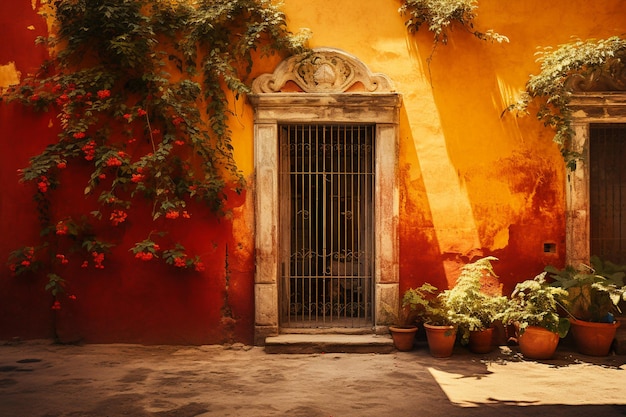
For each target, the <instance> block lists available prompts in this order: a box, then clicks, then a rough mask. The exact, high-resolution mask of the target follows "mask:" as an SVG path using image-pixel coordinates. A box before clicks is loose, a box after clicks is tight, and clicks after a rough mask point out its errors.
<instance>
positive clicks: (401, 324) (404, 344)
mask: <svg viewBox="0 0 626 417" xmlns="http://www.w3.org/2000/svg"><path fill="white" fill-rule="evenodd" d="M384 308H385V310H386V311H387V313H389V314H390V315H391V316H392V317H393V320H394V322H395V323H396V324H393V325H390V326H389V333H391V338H392V339H393V344H394V346H395V347H396V349H398V350H399V351H403V352H406V351H409V350H411V349H413V345H414V342H415V334H416V333H417V329H418V327H417V324H416V321H415V314H412V313H411V312H410V311H409V309H408V308H407V307H406V306H402V307H400V309H399V311H398V312H397V313H396V312H391V311H389V310H390V309H389V308H388V306H385V307H384Z"/></svg>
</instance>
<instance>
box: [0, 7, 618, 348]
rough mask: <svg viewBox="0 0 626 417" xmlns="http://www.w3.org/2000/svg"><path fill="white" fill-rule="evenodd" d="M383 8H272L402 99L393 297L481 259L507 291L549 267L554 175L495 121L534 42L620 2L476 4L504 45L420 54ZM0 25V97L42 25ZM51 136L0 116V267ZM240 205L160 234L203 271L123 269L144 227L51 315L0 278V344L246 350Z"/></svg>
mask: <svg viewBox="0 0 626 417" xmlns="http://www.w3.org/2000/svg"><path fill="white" fill-rule="evenodd" d="M399 5H400V3H399V1H397V0H385V1H380V0H361V1H359V2H354V1H351V0H333V1H328V0H309V1H307V2H306V3H303V2H302V1H301V0H285V6H284V10H285V12H286V14H287V16H288V22H289V25H290V27H291V28H292V30H294V31H295V30H297V29H298V28H300V27H307V28H310V29H311V31H312V32H313V37H312V38H311V42H310V46H311V47H321V46H327V47H333V48H340V49H343V50H345V51H346V52H348V53H350V54H352V55H355V56H356V57H358V58H359V59H360V60H361V61H363V62H364V63H366V64H367V65H368V66H369V68H370V69H371V70H372V71H374V72H383V73H385V74H387V75H388V76H389V77H390V78H391V79H392V80H393V81H394V83H395V87H396V90H397V91H398V92H400V93H401V94H402V96H403V108H402V113H401V125H400V164H399V166H400V168H399V172H398V176H399V178H400V184H401V185H400V186H401V197H400V200H401V212H400V230H399V235H400V256H401V263H400V279H401V289H403V288H406V287H408V286H413V285H418V284H420V283H422V282H425V281H429V282H431V283H433V284H435V285H437V286H440V287H445V286H447V285H448V284H449V283H450V282H453V280H454V278H455V276H456V272H457V271H458V268H459V267H460V265H462V264H463V262H466V261H468V260H469V259H471V258H472V257H474V256H478V255H488V254H493V255H496V256H497V257H499V258H500V261H499V262H498V263H497V265H496V271H497V272H498V273H499V274H500V276H501V277H502V280H503V283H504V290H505V292H508V291H510V290H511V289H512V287H513V286H514V284H515V282H517V281H519V280H523V279H526V278H530V277H532V276H534V275H535V274H536V273H538V272H540V271H541V270H542V269H543V267H544V265H546V264H557V265H559V264H562V262H563V259H564V240H565V239H564V233H565V226H564V214H563V213H564V201H563V200H564V188H563V183H564V167H563V163H562V160H561V158H560V155H559V153H558V151H557V149H556V147H555V146H554V145H553V144H552V143H551V139H550V138H551V132H550V131H549V130H547V129H545V128H544V127H543V126H542V125H541V124H540V123H538V122H537V121H536V120H534V118H533V117H527V118H522V119H516V118H514V117H512V116H511V115H505V116H504V117H501V113H502V110H503V109H504V108H505V107H506V105H507V104H508V103H510V102H511V101H512V100H513V99H514V98H515V94H516V92H517V91H519V90H520V89H521V88H522V87H523V85H524V83H525V82H526V80H527V78H528V75H529V74H531V73H536V72H537V71H538V64H537V63H535V61H534V60H535V56H534V53H535V51H536V47H537V46H546V45H552V46H556V45H558V44H560V43H564V42H567V41H569V40H570V37H571V36H572V35H576V36H579V37H580V38H583V39H585V38H589V37H595V38H600V37H606V36H610V35H622V34H623V33H624V32H625V31H626V13H624V5H623V1H621V0H605V1H603V2H601V3H599V2H588V1H587V0H574V1H554V2H546V1H543V0H541V1H540V0H525V1H523V2H501V1H499V0H481V1H480V2H479V6H480V8H479V10H478V15H479V16H478V19H477V21H476V27H477V28H478V29H482V30H486V29H494V30H496V31H497V32H499V33H502V34H504V35H506V36H508V37H509V38H510V41H511V42H510V43H508V44H490V43H486V42H482V41H480V40H478V39H476V38H474V37H473V36H472V35H471V34H469V33H467V32H466V31H465V30H463V29H462V28H455V30H454V31H453V33H452V34H451V36H450V39H449V44H448V45H440V46H439V47H438V48H437V49H436V50H435V51H434V53H433V49H432V46H433V44H432V36H431V34H430V33H428V32H427V31H426V30H425V29H423V30H421V31H420V32H418V33H417V34H414V35H412V34H408V33H407V31H406V30H405V27H404V18H403V17H402V16H400V15H399V14H398V12H397V9H398V7H399ZM0 28H1V29H0V30H1V31H2V32H1V33H2V38H3V39H5V40H8V41H5V42H2V43H1V44H0V86H6V85H8V84H11V83H14V82H15V81H16V80H18V79H19V78H20V77H21V76H22V74H25V73H28V72H31V71H33V70H35V69H36V68H37V66H38V64H39V63H40V62H41V61H42V60H43V59H44V58H45V51H44V50H42V49H39V48H36V47H34V46H33V43H34V39H35V37H36V36H37V35H44V34H45V31H46V28H45V22H44V21H43V20H42V19H41V18H40V17H39V16H37V14H36V12H35V10H34V7H33V5H32V4H31V3H30V2H28V1H10V2H7V1H4V2H0ZM431 53H432V59H431V60H430V64H429V58H430V57H431ZM278 62H279V58H278V57H273V58H271V59H265V60H264V61H263V62H257V64H256V65H255V68H254V74H253V75H258V74H260V73H263V72H271V71H272V70H273V69H274V67H275V66H276V65H277V63H278ZM230 100H231V106H232V109H233V111H234V116H233V117H232V118H231V121H232V123H231V128H232V131H233V134H234V143H233V144H234V147H235V156H236V159H237V162H238V164H239V167H240V169H241V170H242V171H243V173H244V175H245V177H246V178H247V179H248V182H249V184H253V180H254V178H253V162H252V161H253V139H252V138H253V133H252V126H253V122H252V120H253V119H252V111H251V108H250V106H249V103H248V102H247V101H246V100H245V98H241V97H240V98H239V99H235V97H232V95H231V96H230ZM55 134H56V130H55V124H54V120H53V119H51V118H50V117H49V116H45V115H37V114H32V113H30V112H28V111H25V110H23V109H21V108H19V107H17V106H5V105H0V158H2V163H1V164H0V179H1V180H2V183H3V189H2V193H0V262H1V263H4V261H2V260H5V259H6V258H7V256H8V253H9V252H10V251H11V250H13V249H15V247H16V246H22V245H24V244H27V243H29V242H32V241H33V240H34V239H37V235H38V230H37V215H36V211H35V210H34V205H33V204H32V201H31V196H32V191H33V190H32V189H31V187H30V186H27V185H22V184H18V183H17V175H16V170H17V169H18V168H21V167H23V166H25V165H26V164H27V161H28V157H29V156H30V155H33V154H34V153H36V152H39V151H40V150H41V149H43V147H44V146H45V144H46V143H48V142H49V141H50V138H53V137H54V135H55ZM16 138H19V140H17V139H16ZM77 182H80V181H78V179H77ZM81 184H82V183H81ZM78 190H79V191H78V193H77V194H72V191H71V190H65V191H59V192H60V193H61V194H60V195H62V196H63V197H65V198H67V201H68V204H76V205H88V204H89V202H85V201H84V199H83V197H82V186H79V187H78ZM64 193H65V194H64ZM253 197H254V189H253V188H250V189H249V190H248V191H247V192H246V193H244V194H243V195H242V196H232V198H231V199H230V200H229V201H230V204H231V208H232V210H233V212H232V216H230V217H229V218H227V219H224V220H222V221H221V222H217V221H216V220H215V219H214V218H213V217H211V216H210V215H209V214H207V215H198V216H197V217H194V218H193V220H192V222H190V223H187V224H181V225H180V227H177V228H176V230H175V232H174V233H175V236H173V238H175V237H188V238H190V241H191V244H190V245H189V249H190V251H193V252H195V253H200V254H202V257H203V260H204V262H205V264H206V265H207V270H206V271H205V272H204V273H203V274H190V275H189V276H186V275H185V274H182V275H181V274H180V271H174V272H173V271H172V270H171V269H167V268H163V267H159V266H156V265H147V264H145V263H138V262H137V261H136V260H135V259H133V258H132V256H130V255H129V254H128V253H127V248H128V246H129V245H132V243H133V242H135V241H137V240H141V239H143V238H144V237H145V233H143V232H144V231H145V230H149V227H150V225H149V223H146V224H135V225H133V226H139V227H138V228H137V231H136V232H128V233H120V234H119V235H116V236H113V237H114V238H115V239H117V240H118V243H119V248H118V249H116V250H115V251H114V253H113V254H112V256H111V260H110V262H108V263H107V268H106V269H104V270H102V271H95V272H94V271H91V272H90V273H89V274H86V273H85V272H84V271H83V270H81V269H80V268H78V267H75V268H74V270H73V272H72V274H71V277H72V280H73V282H75V283H76V284H77V285H76V286H75V287H74V292H75V293H76V295H77V296H78V300H77V302H76V304H74V305H73V306H71V307H68V308H67V309H63V310H62V311H61V312H60V313H59V315H58V317H56V318H55V315H54V313H53V312H52V311H51V310H50V305H51V302H52V298H51V296H50V295H49V294H48V293H46V292H45V291H44V290H43V285H44V282H45V280H44V278H42V277H33V278H27V279H20V280H16V279H15V278H14V277H10V276H9V273H8V270H7V269H5V268H0V294H1V295H0V306H1V307H0V313H1V314H0V339H3V338H9V337H13V336H19V337H24V338H33V337H51V336H52V335H53V329H54V328H55V327H56V329H57V331H58V332H59V334H60V335H61V336H64V337H65V338H66V340H71V339H73V338H78V337H80V338H82V339H83V340H85V341H87V342H112V341H123V342H141V343H221V342H223V341H226V340H239V341H243V342H247V343H249V342H251V340H252V330H253V312H254V309H253V281H254V261H253V259H254V230H252V225H253V223H254V222H253V214H254V213H253V204H252V199H253ZM544 243H555V244H556V248H557V252H556V253H554V254H546V253H544V252H543V244H544ZM55 320H56V323H55Z"/></svg>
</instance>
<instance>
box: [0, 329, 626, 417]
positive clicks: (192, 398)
mask: <svg viewBox="0 0 626 417" xmlns="http://www.w3.org/2000/svg"><path fill="white" fill-rule="evenodd" d="M625 362H626V356H609V357H606V358H592V357H586V356H582V355H578V354H575V353H574V352H573V351H571V350H567V349H561V348H559V351H558V352H557V355H556V357H555V359H553V360H550V361H543V362H536V361H528V360H524V359H523V358H522V357H521V356H520V355H519V354H518V353H517V352H516V348H508V347H501V348H500V349H498V350H496V351H494V352H493V353H490V354H487V355H475V354H471V353H469V352H468V351H467V350H466V349H464V348H462V347H459V348H457V350H456V351H455V353H454V355H453V356H452V357H451V358H449V359H434V358H432V357H431V356H430V355H429V354H428V351H427V348H426V347H425V346H418V348H417V349H415V350H413V351H411V352H397V353H391V354H337V353H332V354H331V353H328V354H297V355H293V354H292V355H289V354H267V353H265V352H264V350H263V348H261V347H250V346H243V345H233V346H196V347H189V346H140V345H123V344H111V345H82V346H74V345H57V344H53V343H52V342H50V341H28V342H12V343H5V344H3V345H1V346H0V416H2V417H70V416H71V417H105V416H106V417H117V416H133V417H144V416H163V417H191V416H195V417H199V416H220V417H226V416H242V417H247V416H250V417H252V416H254V417H258V416H301V417H351V416H354V417H365V416H391V417H404V416H448V417H450V416H496V415H497V416H503V415H507V416H531V415H533V416H535V415H544V414H546V415H547V414H548V413H550V414H551V415H552V416H619V415H621V416H623V415H626V384H624V381H626V379H625V375H626V374H625V371H624V363H625Z"/></svg>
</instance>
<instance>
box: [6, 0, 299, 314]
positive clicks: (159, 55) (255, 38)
mask: <svg viewBox="0 0 626 417" xmlns="http://www.w3.org/2000/svg"><path fill="white" fill-rule="evenodd" d="M43 14H44V17H46V18H48V19H50V20H52V22H53V30H52V34H51V36H49V37H45V38H44V37H42V38H39V39H38V43H39V44H41V45H43V46H45V47H47V48H48V49H49V50H50V51H51V57H50V59H49V60H48V61H46V62H45V63H44V64H43V65H42V66H41V68H40V70H39V71H38V72H37V73H36V74H34V75H33V76H28V77H26V78H24V79H23V80H22V81H21V82H20V84H19V85H16V86H11V87H9V88H8V89H7V90H6V91H4V92H3V95H2V100H3V101H5V102H19V103H21V104H23V105H25V106H29V107H33V108H35V109H38V110H41V111H46V112H50V113H53V114H56V116H57V118H58V120H59V126H60V133H59V135H58V137H57V138H56V140H55V141H53V142H52V143H50V144H49V145H48V146H47V147H46V148H45V150H43V152H41V153H40V154H38V155H34V156H33V157H32V158H31V159H30V162H29V165H28V166H27V167H25V168H23V169H22V170H21V181H24V182H29V183H34V184H35V200H36V201H37V207H38V210H39V217H40V222H41V230H42V231H41V235H42V236H43V243H42V244H41V245H27V246H25V247H23V248H21V249H17V250H16V251H14V252H13V253H12V254H11V255H10V258H9V268H10V269H11V271H12V272H13V273H14V274H16V275H20V274H23V273H26V272H33V271H35V270H40V269H44V270H45V271H46V272H48V278H49V282H48V284H47V286H46V288H47V289H48V290H50V291H51V292H52V294H53V295H54V296H55V298H56V297H57V296H58V295H59V294H62V293H63V292H64V288H65V286H66V280H65V279H64V278H62V276H61V275H62V274H61V272H60V271H61V270H62V269H61V268H62V266H63V265H64V264H66V263H67V262H69V258H70V252H72V253H74V252H80V253H82V258H83V264H82V265H83V266H85V267H88V266H90V265H93V266H95V267H96V268H102V267H103V261H104V257H105V253H108V252H109V251H110V249H111V247H112V246H113V244H112V243H110V242H106V241H104V240H101V239H100V238H99V237H98V236H99V233H98V231H100V230H102V229H103V228H104V229H106V228H107V227H114V228H116V227H117V228H119V227H122V226H125V225H127V224H128V223H129V222H128V220H129V219H130V218H131V217H132V216H133V215H135V214H136V212H133V210H132V207H133V206H134V205H135V204H136V203H137V202H138V201H139V200H144V199H146V200H147V201H149V202H151V206H152V219H153V220H156V219H158V218H162V219H165V221H166V223H167V222H169V221H181V220H184V219H186V218H189V217H191V215H192V214H191V212H190V211H189V207H188V204H189V202H190V201H191V200H197V201H200V202H202V203H204V204H205V205H207V206H208V207H210V209H211V210H213V211H214V212H215V213H216V214H217V215H220V214H224V212H225V206H224V203H225V200H226V198H227V194H228V193H229V192H240V191H241V190H242V189H243V188H244V187H245V181H244V179H243V176H242V174H241V172H240V171H239V170H238V168H237V166H236V163H235V160H234V157H233V145H232V142H231V132H230V130H229V127H228V123H229V122H228V119H229V116H231V115H232V111H231V110H230V109H229V104H228V100H227V95H226V91H227V90H230V91H232V92H234V95H235V97H237V98H238V97H239V96H240V95H243V94H246V93H248V92H249V87H248V85H249V82H250V80H249V79H248V77H249V75H250V73H251V70H252V62H253V59H252V56H253V54H254V53H259V54H260V56H267V55H269V54H273V53H275V52H281V51H282V52H284V53H286V54H290V53H298V52H301V51H302V50H303V49H304V48H305V46H304V45H305V42H306V40H307V37H308V33H306V32H301V33H298V34H293V33H291V32H289V31H288V30H287V27H286V22H285V16H284V14H283V13H282V12H281V11H280V10H279V6H278V5H275V4H274V3H273V2H271V1H269V0H197V1H192V0H188V1H176V2H172V1H165V0H55V1H52V2H50V4H49V7H48V8H47V9H46V11H45V12H44V13H43ZM257 50H258V52H255V51H257ZM11 140H13V141H15V142H16V143H17V142H20V141H23V140H25V138H19V137H16V138H12V139H11ZM72 169H75V170H77V171H78V172H84V170H85V169H88V170H89V171H90V174H89V178H88V179H87V181H86V184H85V186H84V187H85V188H84V194H85V195H86V196H87V198H92V199H95V200H96V201H97V203H98V204H97V205H98V209H97V210H94V211H92V212H91V213H89V214H88V215H86V213H85V215H80V216H79V217H80V220H76V219H75V218H73V217H72V216H71V215H68V216H67V217H63V218H58V214H55V216H56V218H55V216H53V215H52V212H53V210H51V209H50V208H51V207H52V206H53V205H54V204H55V198H54V191H55V190H56V189H59V188H60V187H64V186H65V185H64V181H66V180H67V179H69V178H70V176H71V174H69V172H71V171H72ZM79 178H80V177H79ZM73 181H76V180H75V178H73ZM55 213H56V211H55ZM177 219H180V220H177ZM160 233H161V232H158V235H159V236H161V235H162V234H160ZM151 236H152V234H151ZM151 236H149V237H148V238H147V239H146V240H145V241H144V242H143V243H142V242H140V243H138V244H137V245H138V246H137V245H136V246H135V247H134V248H132V249H131V251H132V252H133V253H135V256H136V257H138V258H141V256H144V258H142V260H147V259H146V258H147V257H148V255H140V256H137V254H139V253H152V255H153V256H152V258H151V259H154V258H157V256H154V255H156V254H157V252H158V251H157V250H156V248H158V245H157V244H156V243H155V242H153V241H152V238H151ZM147 242H151V243H147ZM159 250H160V249H159ZM160 253H161V256H160V257H161V258H162V259H164V260H165V261H166V263H168V264H171V265H174V266H176V267H179V268H195V269H196V270H202V268H203V265H202V263H201V261H200V258H199V256H191V255H189V254H187V252H186V250H185V248H184V246H183V245H182V244H181V243H180V242H176V243H175V244H173V246H172V247H170V248H164V249H163V251H161V252H160ZM56 301H58V299H56ZM55 306H58V304H56V303H55Z"/></svg>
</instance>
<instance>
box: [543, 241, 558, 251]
mask: <svg viewBox="0 0 626 417" xmlns="http://www.w3.org/2000/svg"><path fill="white" fill-rule="evenodd" d="M543 253H556V243H544V244H543Z"/></svg>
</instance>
